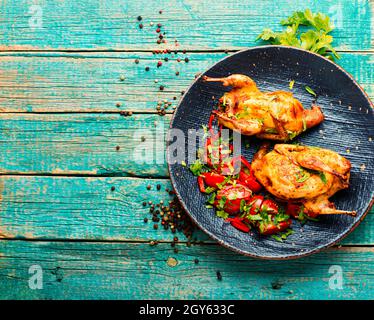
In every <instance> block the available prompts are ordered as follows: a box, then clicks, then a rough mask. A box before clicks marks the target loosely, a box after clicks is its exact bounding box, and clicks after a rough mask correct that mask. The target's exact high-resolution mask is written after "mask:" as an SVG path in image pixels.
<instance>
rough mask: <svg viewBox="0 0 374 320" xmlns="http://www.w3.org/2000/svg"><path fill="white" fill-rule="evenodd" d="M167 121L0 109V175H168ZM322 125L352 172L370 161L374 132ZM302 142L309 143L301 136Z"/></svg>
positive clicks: (330, 117)
mask: <svg viewBox="0 0 374 320" xmlns="http://www.w3.org/2000/svg"><path fill="white" fill-rule="evenodd" d="M323 107H324V112H325V114H326V119H327V120H326V121H336V120H338V121H346V120H344V119H346V117H347V115H345V117H344V118H343V117H341V114H343V113H344V112H347V113H353V112H358V113H360V114H362V113H364V112H365V110H361V111H359V110H358V109H357V108H354V109H352V110H349V109H348V107H344V106H343V107H341V108H340V109H339V112H337V111H336V110H335V109H334V108H335V107H330V106H327V105H324V106H323ZM339 119H340V120H339ZM169 122H170V115H166V116H164V117H162V116H159V115H157V114H134V115H133V116H131V117H125V116H121V115H120V114H116V113H106V114H100V113H97V114H96V113H95V114H93V113H91V114H89V113H83V114H79V113H78V114H76V113H75V114H65V113H58V114H34V113H22V114H20V113H0V142H1V143H0V154H1V155H2V156H1V157H0V174H28V175H30V174H48V175H50V174H54V175H57V174H58V175H72V174H80V175H82V174H83V175H112V176H113V175H120V176H144V177H149V176H153V177H168V170H167V164H166V161H165V158H164V157H165V146H166V143H165V133H166V131H167V128H168V127H169ZM350 125H351V126H357V123H353V122H352V123H350ZM320 129H321V130H322V129H323V134H324V135H331V137H330V140H329V141H330V142H329V143H328V144H326V141H325V142H324V144H325V147H326V148H332V149H334V150H336V151H337V152H339V153H340V154H342V155H344V156H346V157H347V158H348V159H349V160H350V161H351V162H352V165H353V169H352V170H353V171H355V172H358V173H359V172H360V170H361V168H360V167H361V166H362V164H363V163H364V164H365V162H366V165H367V164H368V161H370V159H368V158H367V157H365V152H366V150H369V149H370V148H372V145H373V142H372V140H371V139H372V137H369V136H368V138H367V140H365V141H357V140H355V139H352V140H347V141H345V142H342V141H341V136H340V134H339V133H341V132H338V134H336V132H332V131H331V130H329V129H328V126H327V124H326V125H325V124H322V125H321V126H320ZM357 130H358V129H357ZM142 137H143V139H142ZM321 138H323V135H321ZM142 140H144V141H142ZM299 141H300V142H304V143H306V142H305V140H304V139H303V137H300V139H299ZM117 146H118V147H119V150H117ZM138 155H143V156H142V157H138Z"/></svg>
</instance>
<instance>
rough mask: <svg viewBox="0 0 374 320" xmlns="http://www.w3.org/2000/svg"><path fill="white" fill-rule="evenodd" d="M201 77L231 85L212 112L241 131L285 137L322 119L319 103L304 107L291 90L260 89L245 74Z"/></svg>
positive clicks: (278, 138)
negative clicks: (216, 108) (306, 108)
mask: <svg viewBox="0 0 374 320" xmlns="http://www.w3.org/2000/svg"><path fill="white" fill-rule="evenodd" d="M203 79H204V80H205V81H209V82H222V84H223V85H224V86H231V87H232V90H231V91H229V92H226V93H225V94H224V95H223V97H222V98H221V99H220V106H219V110H215V111H213V112H214V113H215V114H216V115H217V117H218V121H219V122H220V123H221V124H222V125H224V126H226V127H228V128H230V129H233V130H236V131H239V132H240V133H241V134H243V135H247V136H252V135H255V136H257V137H258V138H263V139H270V140H278V141H288V140H292V139H293V138H294V137H296V136H297V135H299V134H300V133H302V132H303V131H305V130H307V129H309V128H311V127H314V126H316V125H318V124H319V123H321V122H322V121H323V120H324V116H323V113H322V111H321V109H320V108H319V107H317V106H312V108H311V109H310V110H305V109H304V108H303V106H302V104H301V103H300V101H299V100H297V99H295V98H294V97H293V95H292V93H291V92H286V91H275V92H261V91H260V90H259V89H258V88H257V86H256V83H255V82H254V81H253V80H252V79H251V78H249V77H247V76H245V75H242V74H233V75H231V76H229V77H227V78H210V77H204V78H203Z"/></svg>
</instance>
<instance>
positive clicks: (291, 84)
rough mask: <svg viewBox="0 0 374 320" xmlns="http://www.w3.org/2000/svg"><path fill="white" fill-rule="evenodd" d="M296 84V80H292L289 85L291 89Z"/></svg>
mask: <svg viewBox="0 0 374 320" xmlns="http://www.w3.org/2000/svg"><path fill="white" fill-rule="evenodd" d="M294 84H295V80H291V81H290V84H289V85H288V86H289V88H290V89H291V90H292V88H293V85H294Z"/></svg>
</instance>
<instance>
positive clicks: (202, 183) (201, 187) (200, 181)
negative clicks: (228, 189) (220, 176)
mask: <svg viewBox="0 0 374 320" xmlns="http://www.w3.org/2000/svg"><path fill="white" fill-rule="evenodd" d="M197 183H198V185H199V189H200V192H203V193H205V185H204V179H203V177H202V176H198V177H197Z"/></svg>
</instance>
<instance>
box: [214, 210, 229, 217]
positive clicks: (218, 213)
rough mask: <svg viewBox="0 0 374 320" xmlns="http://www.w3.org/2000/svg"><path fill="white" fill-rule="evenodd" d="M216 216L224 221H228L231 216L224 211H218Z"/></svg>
mask: <svg viewBox="0 0 374 320" xmlns="http://www.w3.org/2000/svg"><path fill="white" fill-rule="evenodd" d="M216 215H217V217H220V218H223V219H227V218H228V217H229V214H228V213H227V212H225V211H223V210H217V211H216Z"/></svg>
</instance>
